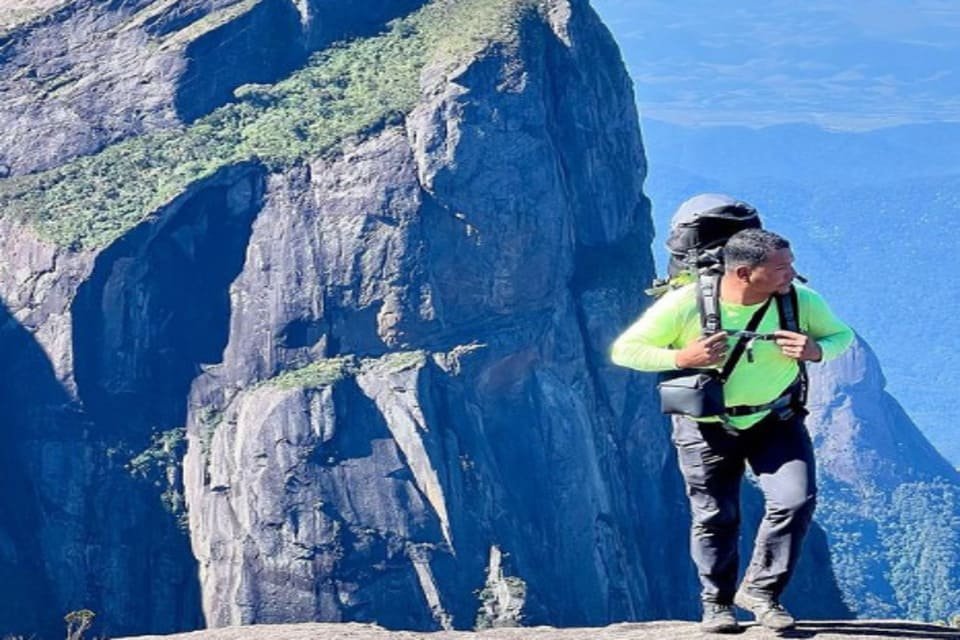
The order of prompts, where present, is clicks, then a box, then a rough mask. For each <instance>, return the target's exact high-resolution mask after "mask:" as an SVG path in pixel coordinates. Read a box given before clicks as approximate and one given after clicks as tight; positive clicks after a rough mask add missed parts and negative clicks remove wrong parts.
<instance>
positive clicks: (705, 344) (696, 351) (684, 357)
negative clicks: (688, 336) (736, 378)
mask: <svg viewBox="0 0 960 640" xmlns="http://www.w3.org/2000/svg"><path fill="white" fill-rule="evenodd" d="M726 355H727V332H726V331H721V332H720V333H715V334H713V335H712V336H710V337H709V338H700V339H699V340H697V341H696V342H691V343H690V344H688V345H687V346H685V347H684V348H683V349H680V350H679V351H677V357H676V362H677V368H678V369H702V368H704V367H710V366H712V365H715V364H717V363H719V362H721V361H723V359H724V358H725V357H726Z"/></svg>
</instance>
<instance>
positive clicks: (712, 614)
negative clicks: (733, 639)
mask: <svg viewBox="0 0 960 640" xmlns="http://www.w3.org/2000/svg"><path fill="white" fill-rule="evenodd" d="M700 629H701V630H702V631H706V632H708V633H737V632H738V631H740V625H739V624H737V618H736V616H734V615H733V605H731V604H717V603H716V602H704V603H703V618H702V619H701V620H700Z"/></svg>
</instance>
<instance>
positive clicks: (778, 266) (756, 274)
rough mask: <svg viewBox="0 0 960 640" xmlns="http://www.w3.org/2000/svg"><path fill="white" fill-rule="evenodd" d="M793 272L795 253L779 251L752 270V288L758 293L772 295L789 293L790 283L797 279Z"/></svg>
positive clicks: (750, 276)
mask: <svg viewBox="0 0 960 640" xmlns="http://www.w3.org/2000/svg"><path fill="white" fill-rule="evenodd" d="M796 275H797V272H796V271H794V270H793V252H792V251H790V249H778V250H777V251H775V252H773V253H772V254H770V257H769V258H768V259H767V261H766V262H763V263H761V264H759V265H757V266H756V267H754V268H752V269H750V275H749V276H748V278H749V284H750V288H751V289H753V290H754V291H756V292H757V293H763V294H766V295H771V294H774V293H787V292H788V291H790V283H791V282H793V279H794V278H795V277H796Z"/></svg>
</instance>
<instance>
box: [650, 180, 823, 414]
mask: <svg viewBox="0 0 960 640" xmlns="http://www.w3.org/2000/svg"><path fill="white" fill-rule="evenodd" d="M761 226H762V225H761V221H760V215H759V213H758V212H757V210H756V209H755V208H754V207H753V206H751V205H749V204H747V203H746V202H743V201H741V200H737V199H736V198H732V197H730V196H728V195H724V194H719V193H704V194H701V195H698V196H694V197H693V198H690V199H689V200H686V201H685V202H683V203H682V204H681V205H680V206H679V207H678V208H677V211H676V213H674V214H673V217H672V218H671V220H670V236H669V237H668V238H667V250H668V251H669V252H670V263H669V265H668V268H667V278H664V279H659V280H655V281H654V283H653V287H652V288H650V289H648V290H647V293H648V294H650V295H654V296H659V295H661V294H663V293H665V292H666V291H668V290H670V289H675V288H679V287H682V286H684V285H686V284H689V283H691V282H696V283H697V305H698V307H699V309H700V326H701V328H702V332H703V335H705V336H708V335H712V334H714V333H718V332H719V331H721V330H722V327H721V326H720V278H721V277H722V276H723V270H724V269H723V246H724V245H725V244H726V243H727V240H728V239H729V238H730V236H732V235H733V234H735V233H737V232H738V231H742V230H743V229H759V228H760V227H761ZM775 300H776V303H777V311H778V313H779V316H780V327H781V328H782V329H786V330H787V331H796V332H799V331H800V319H799V317H798V303H797V292H796V289H795V288H794V287H791V288H790V292H789V293H787V294H778V295H777V296H776V298H775ZM744 343H745V341H744V340H741V341H738V343H737V345H736V346H735V347H734V350H733V352H732V353H731V358H732V359H734V361H735V360H736V359H738V358H739V356H740V354H741V353H742V351H743V349H744V346H745V344H744ZM734 356H736V357H735V358H734ZM798 364H799V366H800V387H801V389H800V393H799V396H800V402H801V403H803V402H805V401H806V391H807V372H806V367H805V364H804V363H803V362H799V363H798Z"/></svg>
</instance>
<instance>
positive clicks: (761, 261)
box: [723, 229, 797, 295]
mask: <svg viewBox="0 0 960 640" xmlns="http://www.w3.org/2000/svg"><path fill="white" fill-rule="evenodd" d="M723 262H724V267H725V269H726V272H727V275H728V276H729V277H734V278H736V279H737V281H738V282H740V283H742V284H743V285H744V286H747V287H749V288H750V289H753V290H754V291H756V292H757V293H764V294H767V295H770V294H773V293H778V292H779V293H786V292H787V291H788V290H789V289H790V283H791V282H793V279H794V278H795V277H796V275H797V272H796V271H794V270H793V252H791V251H790V243H789V242H788V241H787V240H786V239H785V238H783V237H782V236H779V235H777V234H775V233H773V232H772V231H767V230H765V229H744V230H743V231H738V232H737V233H735V234H733V235H732V236H731V237H730V239H729V240H727V244H726V245H724V247H723Z"/></svg>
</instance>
